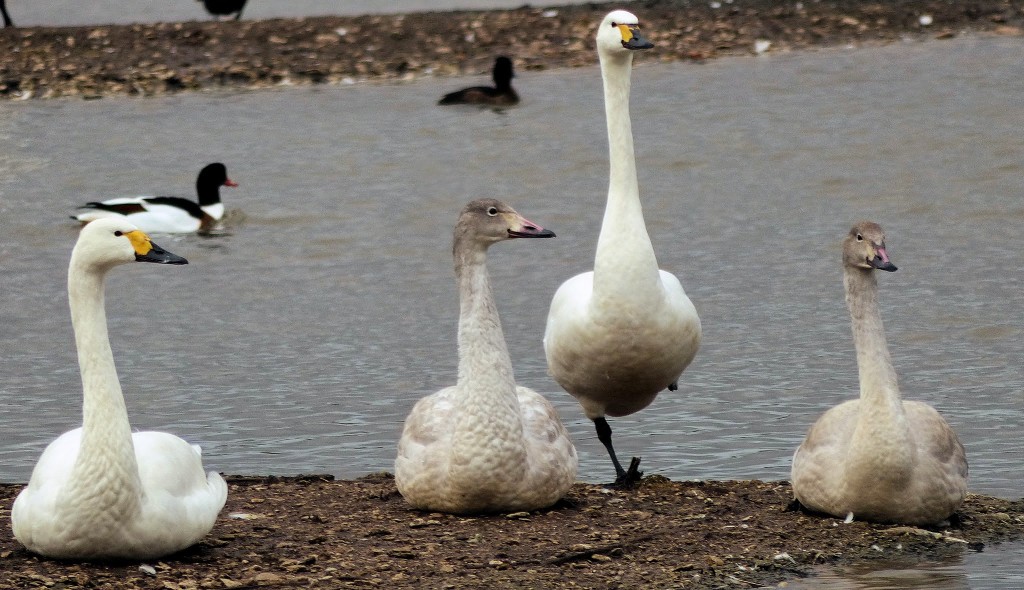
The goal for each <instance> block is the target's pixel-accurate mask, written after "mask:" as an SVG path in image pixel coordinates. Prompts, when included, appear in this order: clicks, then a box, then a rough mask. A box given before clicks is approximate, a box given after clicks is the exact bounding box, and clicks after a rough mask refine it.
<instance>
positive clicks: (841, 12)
mask: <svg viewBox="0 0 1024 590" xmlns="http://www.w3.org/2000/svg"><path fill="white" fill-rule="evenodd" d="M622 6H626V7H627V8H629V9H630V10H631V11H633V12H635V13H636V14H637V15H638V16H640V19H641V22H642V24H643V28H644V34H645V35H646V36H647V37H649V38H650V39H651V40H652V41H653V42H654V43H655V44H656V49H655V50H653V51H651V52H647V53H645V54H644V55H643V57H642V58H640V59H658V60H663V61H674V60H707V59H713V58H715V57H719V56H724V55H744V54H752V53H754V52H755V44H757V45H758V46H759V47H758V49H759V50H760V49H764V48H765V47H767V49H766V51H768V52H775V51H789V50H797V49H809V48H814V47H830V46H844V45H849V44H855V45H862V44H879V43H891V42H895V41H901V40H912V41H913V40H929V39H944V38H950V37H955V36H957V35H962V34H995V35H1013V36H1021V35H1022V34H1024V0H972V1H971V2H949V1H948V0H918V1H909V0H894V1H884V2H883V1H879V2H861V1H858V0H822V1H815V0H805V1H802V2H800V1H791V0H787V1H784V2H779V1H777V0H732V1H731V2H730V1H728V0H721V1H717V0H708V1H700V2H696V1H692V2H691V1H683V0H651V1H648V2H631V3H627V4H624V5H623V4H588V5H575V6H562V7H556V8H532V7H528V6H527V7H523V8H519V9H516V10H508V11H460V12H443V13H442V12H428V13H414V14H406V15H372V16H357V17H316V18H305V19H272V20H264V21H247V20H242V21H237V22H236V21H224V22H218V21H212V20H211V21H205V22H185V23H156V24H137V25H111V26H89V27H60V28H46V27H33V28H6V29H2V30H0V97H7V98H21V99H24V98H49V97H59V96H82V97H85V98H98V97H102V96H110V95H132V96H152V95H160V94H166V93H172V92H181V91H188V90H201V89H210V88H217V87H234V88H259V87H268V86H275V85H283V84H295V85H301V84H323V83H328V84H333V83H342V82H361V81H376V80H402V79H412V78H417V77H421V76H449V75H459V74H486V73H488V72H489V71H490V68H491V66H492V64H493V60H494V57H495V56H497V55H499V54H505V55H509V56H511V57H512V58H513V59H514V62H515V65H516V68H518V69H520V70H542V69H549V68H564V67H578V66H590V65H593V64H595V63H596V57H595V55H594V47H593V36H594V27H595V26H596V25H597V23H598V22H600V20H601V18H602V17H603V16H604V15H605V14H606V13H607V12H609V11H610V10H611V9H613V8H618V7H622ZM766 42H767V45H766Z"/></svg>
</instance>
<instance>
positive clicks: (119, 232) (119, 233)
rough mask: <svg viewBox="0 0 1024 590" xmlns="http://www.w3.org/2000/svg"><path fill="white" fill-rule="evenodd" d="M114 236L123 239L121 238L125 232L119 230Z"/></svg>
mask: <svg viewBox="0 0 1024 590" xmlns="http://www.w3.org/2000/svg"><path fill="white" fill-rule="evenodd" d="M114 235H115V236H117V237H121V236H123V235H124V232H123V231H121V230H117V231H115V232H114Z"/></svg>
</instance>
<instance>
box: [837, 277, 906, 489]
mask: <svg viewBox="0 0 1024 590" xmlns="http://www.w3.org/2000/svg"><path fill="white" fill-rule="evenodd" d="M843 284H844V285H845V287H846V304H847V307H848V308H849V310H850V318H851V321H852V326H853V343H854V346H855V348H856V350H857V367H858V371H859V376H860V406H859V407H860V417H859V419H858V424H857V428H856V432H855V434H854V442H853V446H852V448H851V453H852V454H856V453H858V452H860V451H861V450H863V453H864V456H863V457H862V460H863V461H864V463H870V464H871V465H873V466H874V467H872V469H875V470H878V473H877V476H878V477H903V476H904V474H905V472H904V471H903V470H902V468H903V467H905V466H906V465H909V464H910V463H909V462H908V461H909V459H910V458H911V457H909V456H908V453H912V452H913V448H914V447H913V445H912V444H910V443H911V439H912V437H913V435H912V433H911V432H910V430H909V425H908V423H907V418H906V413H905V412H904V410H903V401H902V399H901V398H900V390H899V384H898V383H897V378H896V370H895V369H894V368H893V365H892V358H891V357H890V355H889V347H888V346H887V344H886V340H885V328H884V327H883V326H882V315H881V313H880V311H879V309H878V283H877V281H876V279H875V273H874V271H867V270H861V269H856V268H851V267H846V268H845V271H844V275H843ZM858 441H864V443H865V444H864V447H863V449H861V447H860V446H859V445H858ZM880 447H884V449H880ZM853 460H854V458H853V457H851V461H853ZM880 464H884V465H885V467H886V468H887V469H885V468H881V467H879V465H880Z"/></svg>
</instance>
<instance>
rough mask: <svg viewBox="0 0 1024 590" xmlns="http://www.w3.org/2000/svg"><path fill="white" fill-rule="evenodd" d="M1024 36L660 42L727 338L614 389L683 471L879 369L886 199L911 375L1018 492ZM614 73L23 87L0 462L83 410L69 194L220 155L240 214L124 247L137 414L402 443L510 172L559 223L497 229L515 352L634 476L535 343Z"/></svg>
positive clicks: (227, 427) (511, 196) (8, 476)
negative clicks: (866, 264) (673, 385)
mask: <svg viewBox="0 0 1024 590" xmlns="http://www.w3.org/2000/svg"><path fill="white" fill-rule="evenodd" d="M1019 55H1020V40H1019V39H997V40H974V39H958V40H955V41H949V42H942V43H928V44H924V45H905V46H892V47H886V48H878V49H870V50H868V49H865V50H857V51H836V50H834V51H821V52H814V53H804V54H791V55H775V56H762V57H761V58H756V59H755V58H741V59H728V60H719V61H714V62H710V63H708V64H705V65H694V64H655V63H653V60H651V59H650V58H649V57H647V58H643V57H642V58H641V59H640V61H639V64H638V67H637V68H636V69H635V71H634V83H633V126H634V133H635V135H636V138H637V142H636V144H637V157H638V172H639V176H640V185H641V193H642V195H643V201H644V206H645V211H646V214H647V218H648V226H649V230H650V233H651V235H652V239H653V241H654V244H655V248H656V250H657V252H658V255H659V261H660V263H661V265H662V266H663V267H664V268H666V269H670V270H672V271H673V272H675V273H676V274H677V275H678V276H680V278H681V280H682V282H683V284H684V285H685V287H686V289H687V291H688V293H689V295H690V298H691V299H692V300H693V301H694V302H695V304H696V306H697V308H698V310H699V312H700V314H701V318H702V320H703V323H704V330H705V333H704V338H705V340H704V345H703V348H702V350H701V352H700V353H699V355H698V357H697V359H696V360H695V362H694V364H693V365H692V366H691V367H690V369H689V370H688V371H687V373H686V374H685V375H684V378H683V379H682V381H681V383H680V391H679V392H677V393H665V394H663V395H661V396H660V397H659V398H658V400H656V402H655V403H654V404H653V405H652V406H651V407H650V408H649V409H648V410H646V411H644V412H641V413H639V414H636V415H634V416H630V417H626V418H621V419H615V420H613V422H612V427H613V428H614V429H615V433H616V446H617V447H618V448H619V450H620V453H621V454H622V455H625V456H630V455H633V454H636V455H642V456H643V459H644V462H643V468H644V469H645V470H646V472H647V473H648V474H653V473H659V474H662V475H666V476H668V477H671V478H674V479H698V478H699V479H727V478H760V479H770V480H771V479H786V478H788V470H789V458H790V455H791V454H792V452H793V449H795V447H796V445H797V444H798V443H799V441H800V439H801V438H802V436H803V434H804V432H805V430H806V428H807V427H808V425H809V424H810V423H811V422H812V421H813V420H814V419H815V418H816V417H817V416H818V415H819V414H820V413H821V412H822V411H824V410H825V409H827V408H828V407H830V406H832V405H835V404H837V403H839V402H840V401H842V400H844V399H848V398H850V397H852V396H854V395H855V394H856V391H857V385H856V378H857V374H856V366H855V362H854V354H853V347H852V343H851V337H850V333H849V320H848V317H847V312H846V310H845V307H844V304H843V301H842V286H841V280H840V271H839V261H838V244H839V240H840V239H841V237H842V236H843V235H844V234H845V232H846V231H847V230H848V228H849V226H850V225H851V223H852V222H853V221H855V220H857V219H861V218H871V219H874V220H877V221H879V222H881V223H882V224H883V225H884V227H885V228H886V230H887V233H888V241H889V244H888V245H889V248H890V254H891V255H892V257H893V259H894V261H895V262H896V264H897V265H898V266H899V267H900V270H899V272H897V273H893V274H892V275H887V276H885V277H881V294H882V305H883V307H884V309H883V316H884V318H885V320H886V327H887V329H888V335H889V342H890V347H891V349H892V353H893V357H894V361H895V364H896V367H897V371H898V373H899V375H900V378H901V384H902V387H903V390H904V392H905V394H906V395H907V397H910V398H914V399H923V400H926V401H928V402H930V403H931V404H933V405H934V406H936V408H938V409H939V410H940V411H941V412H942V413H943V414H944V415H945V416H946V418H947V419H948V420H949V422H950V423H951V424H952V425H953V426H954V427H955V428H956V429H957V430H958V432H959V433H960V436H961V438H962V440H963V442H964V444H965V445H966V447H967V450H968V457H969V458H970V461H971V489H972V491H974V492H978V493H985V494H992V495H997V496H1002V497H1008V498H1017V497H1020V496H1022V495H1024V481H1022V480H1021V478H1020V477H1019V473H1020V466H1021V463H1022V462H1024V458H1022V453H1021V450H1020V444H1019V435H1018V433H1019V431H1020V428H1021V417H1020V416H1021V414H1020V407H1021V403H1022V402H1024V376H1022V374H1021V368H1020V367H1021V365H1020V359H1021V358H1022V347H1024V338H1022V328H1021V324H1020V304H1019V294H1020V292H1021V290H1022V284H1021V282H1022V277H1024V273H1021V272H1019V271H1020V252H1021V251H1024V234H1022V233H1021V232H1020V227H1021V225H1022V222H1024V207H1022V206H1021V205H1020V195H1021V194H1024V175H1022V174H1021V163H1020V154H1021V153H1024V138H1022V136H1021V134H1020V133H1019V123H1020V121H1021V120H1024V103H1021V102H1020V101H1019V100H1017V97H1019V96H1022V95H1024V78H1022V77H1020V76H1019V75H1017V74H1018V73H1019ZM600 84H601V83H600V74H599V72H598V70H597V69H596V67H595V68H588V69H582V70H572V71H552V72H545V73H530V72H527V73H524V74H523V75H522V79H521V80H520V84H519V90H520V92H521V93H522V94H523V96H524V102H523V104H522V105H521V106H520V107H518V108H515V109H512V110H509V111H507V112H504V113H494V112H491V111H480V110H475V109H461V108H454V109H442V108H438V107H436V106H435V105H434V102H435V101H436V99H437V98H438V97H439V96H441V94H443V93H444V92H445V91H447V90H450V89H451V88H452V87H456V86H458V85H457V84H454V83H453V82H452V81H451V80H446V81H441V80H423V81H419V82H415V83H408V84H398V85H357V86H352V87H323V88H301V89H281V90H271V91H261V92H234V93H203V94H192V95H179V96H171V97H164V98H154V99H120V98H117V99H105V100H102V101H95V102H82V101H73V100H58V101H37V102H27V103H11V102H3V103H0V141H2V142H3V144H4V146H5V149H4V150H2V151H0V272H2V276H3V281H2V282H0V325H2V326H3V329H2V331H0V353H2V358H3V359H4V361H3V363H2V364H0V413H2V415H3V417H4V419H3V425H2V427H0V428H2V429H3V437H2V440H3V444H2V446H0V480H5V481H24V480H26V479H27V478H28V475H29V472H30V470H31V467H32V465H33V464H34V461H35V459H36V458H37V457H38V455H39V453H40V452H41V450H42V448H43V446H44V445H45V444H46V442H48V441H49V440H51V439H52V438H53V437H54V436H55V435H56V434H57V433H59V432H61V431H63V430H66V429H68V428H69V427H71V426H73V425H74V424H75V423H76V422H77V421H78V420H79V403H80V399H79V396H80V393H79V391H80V385H79V383H78V369H77V364H76V359H75V353H74V348H73V341H72V336H71V330H70V322H69V321H68V314H67V302H66V296H65V294H64V282H65V273H66V264H67V259H68V255H69V253H70V249H71V246H72V244H73V242H74V239H75V231H76V228H75V227H74V225H73V224H72V223H70V221H69V220H68V218H67V215H68V213H69V212H70V211H71V210H72V208H73V206H74V205H75V204H78V203H80V202H82V201H85V200H92V199H97V198H100V197H108V196H116V195H125V194H139V193H153V192H158V193H164V194H166V193H172V192H174V193H178V194H184V195H189V194H191V191H192V186H193V183H194V178H195V174H196V170H198V168H199V167H200V166H202V165H203V164H205V163H207V162H210V161H215V160H221V161H224V162H226V163H227V165H228V169H229V172H230V174H231V177H232V179H234V180H236V181H238V182H239V183H240V184H241V186H240V187H239V188H237V189H233V190H231V191H225V199H226V203H227V206H228V208H229V209H240V210H241V211H242V212H243V213H244V215H242V216H239V218H238V219H239V220H238V222H237V223H236V224H235V226H234V227H233V228H232V229H231V231H230V232H229V233H228V234H227V235H222V236H217V237H213V238H206V239H204V238H198V237H161V238H160V239H159V240H158V241H159V242H160V243H161V244H162V245H163V246H165V247H166V248H168V249H170V250H171V251H174V252H176V253H178V254H181V255H183V256H185V257H186V258H188V259H189V261H190V262H191V264H189V265H188V266H183V267H176V268H151V267H147V266H146V265H133V266H132V267H131V268H121V269H117V270H116V271H115V272H114V273H112V275H111V277H110V282H109V287H108V299H107V303H108V315H109V322H110V328H111V334H112V338H113V343H112V344H113V347H114V352H115V358H116V359H117V363H118V369H119V372H120V375H121V379H122V382H123V384H124V389H125V393H126V396H127V401H128V406H129V411H130V414H131V418H132V423H133V425H134V426H136V427H137V428H140V429H149V428H156V429H164V430H169V431H172V432H175V433H177V434H179V435H181V436H183V437H184V438H186V439H189V440H191V441H194V442H197V443H200V444H202V445H203V447H204V455H205V456H206V461H207V464H208V466H209V467H210V468H213V469H218V470H222V471H227V472H230V473H268V472H272V473H278V474H292V473H300V472H330V473H334V474H336V475H338V476H342V477H353V476H358V475H361V474H364V473H367V472H371V471H379V470H385V469H390V468H391V465H392V460H393V457H394V446H395V441H396V440H397V437H398V433H399V430H400V428H401V421H402V419H403V417H404V416H405V414H406V412H407V411H408V409H409V408H410V407H411V406H412V404H413V403H414V402H415V400H416V399H418V398H419V397H421V396H423V395H426V394H428V393H431V392H433V391H436V390H438V389H440V388H441V387H443V386H446V385H448V384H450V383H452V382H453V381H454V378H455V362H456V352H455V320H456V316H457V312H458V305H457V302H456V299H455V287H454V277H453V273H452V270H451V259H450V242H451V228H452V225H453V223H454V221H455V216H456V214H457V213H458V211H459V209H460V208H461V206H462V205H463V204H464V203H465V202H466V201H468V200H469V199H471V198H476V197H481V196H495V197H500V198H503V199H505V200H507V201H508V202H509V203H510V204H512V205H513V206H514V207H515V208H516V209H518V210H519V211H520V212H522V213H523V214H524V215H526V216H527V217H528V218H530V219H532V220H534V221H536V222H538V223H540V224H542V225H544V226H545V227H550V228H552V229H553V230H555V232H556V233H557V234H558V236H559V237H558V238H557V239H555V240H547V241H545V243H544V244H542V245H537V244H534V246H541V247H534V248H522V247H521V246H523V244H517V243H510V244H501V245H499V246H497V247H495V248H493V249H492V252H491V256H490V268H491V274H492V281H493V284H494V287H495V290H496V296H497V300H498V305H499V308H500V312H501V314H502V320H503V323H504V328H505V332H506V336H507V339H508V341H509V348H510V351H511V354H512V358H513V362H514V365H515V369H516V376H517V378H518V379H519V381H520V382H522V383H523V384H524V385H526V386H529V387H531V388H533V389H536V390H538V391H541V392H544V393H546V394H548V396H549V397H550V399H552V401H553V402H554V403H555V404H556V406H557V407H558V409H559V411H560V412H561V414H562V416H563V418H564V420H565V421H566V424H567V427H568V428H569V430H570V433H571V435H572V436H573V439H574V440H575V442H576V444H577V447H578V449H579V452H580V459H581V469H580V474H581V478H583V479H585V480H587V481H604V480H608V479H610V478H611V476H612V470H611V466H610V465H609V462H608V459H607V456H606V454H605V452H604V449H603V448H602V447H601V445H600V444H599V443H598V441H597V440H596V437H595V436H594V433H593V427H592V425H591V423H590V422H589V421H588V420H586V419H585V418H583V416H582V413H581V412H580V410H579V407H578V406H577V405H576V404H575V402H574V401H573V400H572V399H571V398H569V396H568V395H566V394H564V393H563V392H561V391H560V390H559V389H558V387H557V385H556V384H555V383H554V382H553V381H552V380H551V379H550V378H549V377H548V376H547V374H546V368H545V364H544V356H543V351H542V348H541V336H542V334H543V329H544V319H545V315H546V313H547V306H548V303H549V301H550V298H551V295H552V294H553V293H554V290H555V289H556V288H557V286H558V285H559V284H560V283H561V282H562V281H563V280H564V279H565V278H567V277H569V276H571V275H573V274H576V273H578V272H580V271H582V270H585V269H587V268H588V267H589V266H590V264H591V263H592V258H593V252H594V247H595V243H596V239H597V228H598V227H599V225H600V220H601V216H602V214H603V203H604V198H605V194H606V190H607V184H606V183H607V151H606V146H605V127H604V111H603V105H602V103H601V87H600ZM140 266H141V267H142V268H139V267H140ZM1019 554H1020V552H1018V558H1017V561H1016V566H1015V567H1017V569H1018V570H1019V569H1020V568H1021V567H1024V563H1021V562H1020V559H1021V558H1020V555H1019ZM1011 565H1012V562H1011ZM967 567H968V568H970V558H969V559H968V564H967ZM949 587H955V586H949Z"/></svg>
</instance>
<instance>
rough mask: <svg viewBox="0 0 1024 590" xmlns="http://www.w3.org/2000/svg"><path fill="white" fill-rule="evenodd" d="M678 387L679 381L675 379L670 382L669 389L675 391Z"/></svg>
mask: <svg viewBox="0 0 1024 590" xmlns="http://www.w3.org/2000/svg"><path fill="white" fill-rule="evenodd" d="M677 389H679V381H673V382H672V383H669V384H668V390H669V391H675V390H677Z"/></svg>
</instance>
